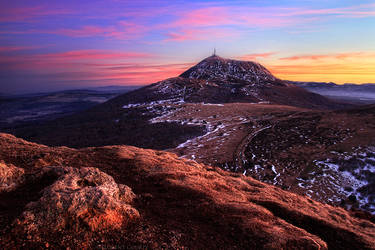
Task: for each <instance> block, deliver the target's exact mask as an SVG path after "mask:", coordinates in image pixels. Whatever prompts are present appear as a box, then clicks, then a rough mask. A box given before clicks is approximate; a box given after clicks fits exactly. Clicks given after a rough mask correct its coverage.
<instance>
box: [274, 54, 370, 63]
mask: <svg viewBox="0 0 375 250" xmlns="http://www.w3.org/2000/svg"><path fill="white" fill-rule="evenodd" d="M374 56H375V52H349V53H331V54H317V55H297V56H290V57H283V58H280V60H285V61H296V60H323V59H324V60H326V59H347V58H349V59H353V58H366V57H367V58H368V57H374Z"/></svg>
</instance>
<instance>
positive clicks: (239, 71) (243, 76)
mask: <svg viewBox="0 0 375 250" xmlns="http://www.w3.org/2000/svg"><path fill="white" fill-rule="evenodd" d="M180 77H183V78H189V79H199V80H207V81H214V82H218V81H223V80H224V81H228V82H234V83H236V82H238V83H243V82H251V83H263V82H272V81H275V80H277V79H276V77H274V76H273V75H272V74H271V72H269V71H268V70H267V69H266V68H265V67H264V66H262V65H261V64H259V63H256V62H251V61H239V60H232V59H226V58H222V57H220V56H217V55H212V56H210V57H207V58H205V59H204V60H202V61H201V62H199V63H198V64H197V65H195V66H193V67H191V68H190V69H188V70H187V71H185V72H184V73H182V74H181V75H180Z"/></svg>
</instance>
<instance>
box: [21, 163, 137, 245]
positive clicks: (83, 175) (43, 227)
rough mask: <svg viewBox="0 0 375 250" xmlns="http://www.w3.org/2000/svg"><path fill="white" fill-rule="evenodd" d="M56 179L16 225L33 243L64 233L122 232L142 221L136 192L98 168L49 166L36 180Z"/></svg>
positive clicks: (31, 203) (28, 206)
mask: <svg viewBox="0 0 375 250" xmlns="http://www.w3.org/2000/svg"><path fill="white" fill-rule="evenodd" d="M46 176H47V177H48V178H51V179H53V178H56V181H55V182H53V184H52V185H50V186H48V187H46V188H45V189H44V190H43V191H42V195H41V197H40V199H39V200H37V201H34V202H30V203H28V204H27V205H26V208H25V211H24V212H23V214H22V216H21V217H20V218H19V219H17V220H16V222H15V230H16V231H22V232H24V233H26V234H27V235H29V236H30V238H31V239H32V240H33V241H38V240H42V239H43V238H45V237H46V235H48V233H57V232H62V231H72V232H77V233H79V232H82V231H83V230H88V231H89V232H90V231H91V232H105V231H108V230H120V229H122V228H126V225H127V224H128V223H129V222H131V221H134V220H136V219H137V218H139V213H138V211H137V210H136V209H135V208H133V207H132V206H131V205H130V204H131V203H132V202H133V199H134V198H135V194H134V193H133V192H132V190H131V189H130V188H129V187H128V186H126V185H122V184H117V183H116V182H115V181H114V179H113V178H112V177H111V176H109V175H107V174H105V173H104V172H102V171H100V170H99V169H97V168H89V167H85V168H80V169H78V168H72V167H45V168H43V169H42V170H41V172H40V173H38V174H36V175H35V176H33V177H32V178H34V179H35V181H37V180H38V179H41V178H43V177H46Z"/></svg>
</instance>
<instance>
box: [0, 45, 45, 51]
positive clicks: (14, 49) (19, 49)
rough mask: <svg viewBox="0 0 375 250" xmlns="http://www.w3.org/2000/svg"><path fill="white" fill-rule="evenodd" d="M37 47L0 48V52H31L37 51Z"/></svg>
mask: <svg viewBox="0 0 375 250" xmlns="http://www.w3.org/2000/svg"><path fill="white" fill-rule="evenodd" d="M38 48H40V47H37V46H2V47H0V52H12V51H21V50H32V49H38Z"/></svg>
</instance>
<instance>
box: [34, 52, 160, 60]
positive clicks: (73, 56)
mask: <svg viewBox="0 0 375 250" xmlns="http://www.w3.org/2000/svg"><path fill="white" fill-rule="evenodd" d="M152 56H153V55H152V54H147V53H138V52H118V51H108V50H75V51H68V52H62V53H50V54H42V55H37V56H36V57H37V58H47V59H54V60H87V59H89V60H93V59H129V58H145V57H152Z"/></svg>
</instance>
